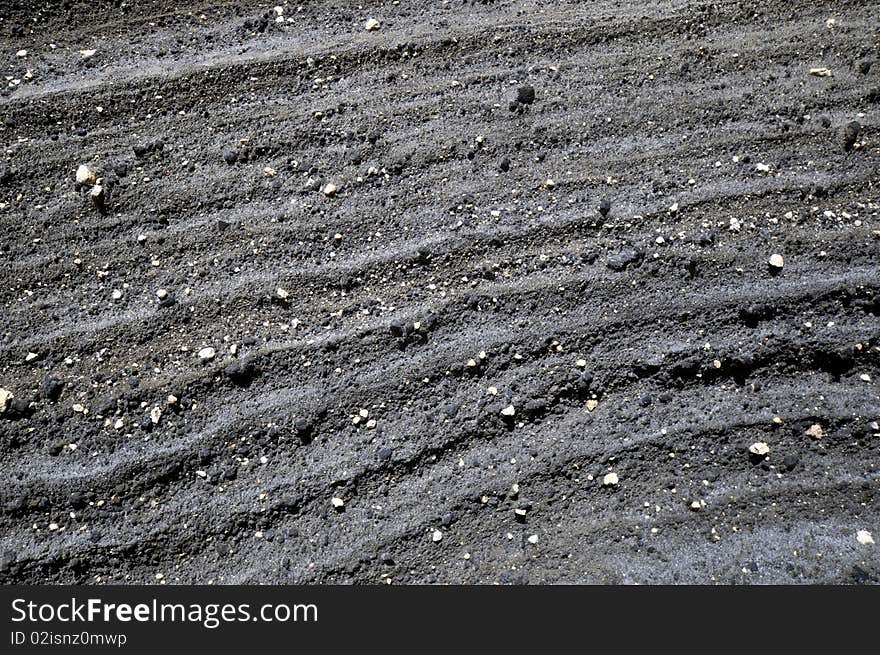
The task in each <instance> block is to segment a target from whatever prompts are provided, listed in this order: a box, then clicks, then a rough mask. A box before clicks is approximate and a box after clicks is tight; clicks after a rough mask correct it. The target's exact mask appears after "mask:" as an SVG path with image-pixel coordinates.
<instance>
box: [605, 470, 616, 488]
mask: <svg viewBox="0 0 880 655" xmlns="http://www.w3.org/2000/svg"><path fill="white" fill-rule="evenodd" d="M602 484H603V485H604V486H606V487H616V486H617V485H618V484H620V478H619V477H618V476H617V473H614V472H611V473H606V474H605V477H603V478H602Z"/></svg>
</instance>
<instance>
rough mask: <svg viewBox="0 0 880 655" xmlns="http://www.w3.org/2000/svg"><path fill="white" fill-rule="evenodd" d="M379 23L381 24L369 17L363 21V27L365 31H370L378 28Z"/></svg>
mask: <svg viewBox="0 0 880 655" xmlns="http://www.w3.org/2000/svg"><path fill="white" fill-rule="evenodd" d="M381 25H382V24H381V23H380V22H379V21H377V20H376V19H375V18H371V19H369V20H368V21H367V22H366V23H364V29H365V30H367V32H372V31H374V30H378V29H379V27H380V26H381Z"/></svg>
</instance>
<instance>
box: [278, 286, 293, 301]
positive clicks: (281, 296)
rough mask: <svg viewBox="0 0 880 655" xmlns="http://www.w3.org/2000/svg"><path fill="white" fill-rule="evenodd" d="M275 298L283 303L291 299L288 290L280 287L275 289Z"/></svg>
mask: <svg viewBox="0 0 880 655" xmlns="http://www.w3.org/2000/svg"><path fill="white" fill-rule="evenodd" d="M275 298H277V299H278V300H280V301H281V302H287V299H288V298H290V292H288V291H287V289H282V288H281V287H278V288H277V289H275Z"/></svg>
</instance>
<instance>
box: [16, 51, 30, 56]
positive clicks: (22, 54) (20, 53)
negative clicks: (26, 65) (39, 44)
mask: <svg viewBox="0 0 880 655" xmlns="http://www.w3.org/2000/svg"><path fill="white" fill-rule="evenodd" d="M15 56H16V57H27V50H19V51H18V52H16V53H15Z"/></svg>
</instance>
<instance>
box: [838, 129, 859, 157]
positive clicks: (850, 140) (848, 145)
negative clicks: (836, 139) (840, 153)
mask: <svg viewBox="0 0 880 655" xmlns="http://www.w3.org/2000/svg"><path fill="white" fill-rule="evenodd" d="M861 134H862V124H861V123H859V122H858V121H850V122H849V123H847V124H846V125H844V126H843V130H842V132H841V139H842V141H843V149H844V150H845V151H847V152H849V151H850V150H852V149H853V146H854V145H855V144H856V141H858V140H859V137H860V136H861Z"/></svg>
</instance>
